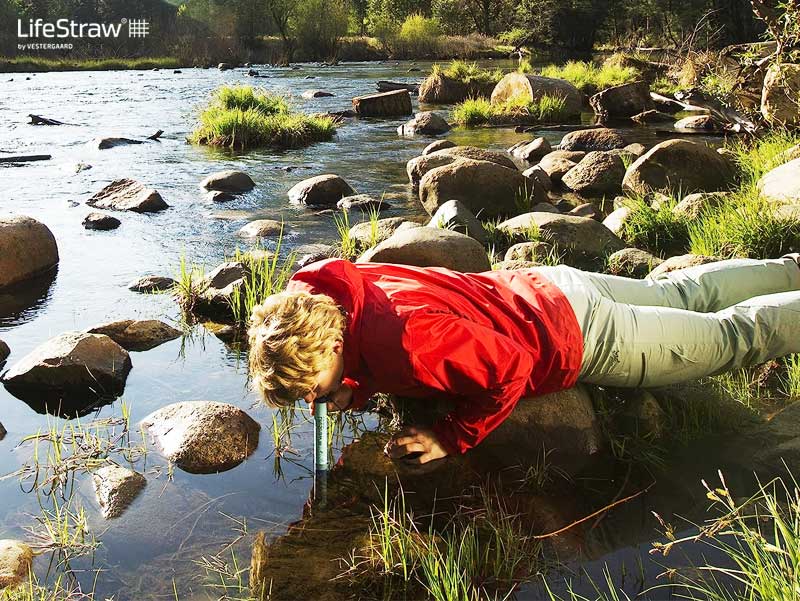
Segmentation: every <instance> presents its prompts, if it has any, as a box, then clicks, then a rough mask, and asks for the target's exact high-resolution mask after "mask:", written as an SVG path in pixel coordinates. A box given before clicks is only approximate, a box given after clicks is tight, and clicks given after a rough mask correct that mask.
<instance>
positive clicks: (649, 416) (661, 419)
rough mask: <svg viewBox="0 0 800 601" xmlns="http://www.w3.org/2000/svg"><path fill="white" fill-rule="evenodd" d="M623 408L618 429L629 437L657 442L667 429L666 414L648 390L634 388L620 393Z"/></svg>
mask: <svg viewBox="0 0 800 601" xmlns="http://www.w3.org/2000/svg"><path fill="white" fill-rule="evenodd" d="M622 396H623V398H624V401H625V408H624V410H623V411H622V413H621V415H620V419H618V421H619V422H620V423H619V424H618V425H619V429H620V430H621V431H622V432H623V433H624V434H628V435H630V436H636V437H637V438H645V439H648V440H657V439H659V438H661V436H662V435H663V434H664V432H665V431H666V429H667V425H668V418H667V414H666V412H665V411H664V410H663V409H662V408H661V404H660V403H659V402H658V400H657V399H656V397H654V396H653V394H652V393H651V392H649V391H648V390H644V389H643V388H634V389H630V390H624V391H622Z"/></svg>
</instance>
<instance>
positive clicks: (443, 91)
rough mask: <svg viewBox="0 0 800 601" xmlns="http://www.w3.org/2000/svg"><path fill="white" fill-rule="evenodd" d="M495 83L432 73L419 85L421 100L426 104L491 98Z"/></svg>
mask: <svg viewBox="0 0 800 601" xmlns="http://www.w3.org/2000/svg"><path fill="white" fill-rule="evenodd" d="M492 90H494V83H491V82H489V83H479V82H470V83H464V82H462V81H459V80H456V79H451V78H449V77H445V76H444V75H443V74H442V73H432V74H430V75H429V76H428V77H426V78H425V81H423V82H422V84H421V85H420V86H419V101H420V102H421V103H424V104H455V103H456V102H463V101H464V100H466V99H467V98H489V97H490V96H491V95H492Z"/></svg>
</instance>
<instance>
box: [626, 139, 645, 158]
mask: <svg viewBox="0 0 800 601" xmlns="http://www.w3.org/2000/svg"><path fill="white" fill-rule="evenodd" d="M622 150H625V151H627V152H629V153H630V154H631V155H633V156H635V157H636V158H639V157H640V156H642V155H643V154H644V153H645V152H647V148H645V145H644V144H639V142H634V143H633V144H628V145H627V146H626V147H625V148H623V149H622Z"/></svg>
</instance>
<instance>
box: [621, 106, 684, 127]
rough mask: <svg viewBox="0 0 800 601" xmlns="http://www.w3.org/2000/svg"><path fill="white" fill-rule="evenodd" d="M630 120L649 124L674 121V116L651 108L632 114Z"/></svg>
mask: <svg viewBox="0 0 800 601" xmlns="http://www.w3.org/2000/svg"><path fill="white" fill-rule="evenodd" d="M631 121H635V122H636V123H640V124H642V125H650V124H653V123H669V122H673V121H675V117H673V116H672V115H670V114H669V113H662V112H661V111H657V110H655V109H651V110H649V111H643V112H641V113H639V114H638V115H634V116H633V117H631Z"/></svg>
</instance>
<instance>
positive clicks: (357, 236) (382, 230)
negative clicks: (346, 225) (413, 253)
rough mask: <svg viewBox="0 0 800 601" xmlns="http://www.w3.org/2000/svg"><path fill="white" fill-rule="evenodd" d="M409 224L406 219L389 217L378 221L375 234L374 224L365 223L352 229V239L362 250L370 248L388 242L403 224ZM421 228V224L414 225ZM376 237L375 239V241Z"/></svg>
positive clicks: (358, 224)
mask: <svg viewBox="0 0 800 601" xmlns="http://www.w3.org/2000/svg"><path fill="white" fill-rule="evenodd" d="M405 223H409V222H408V221H406V220H405V218H404V217H387V218H385V219H378V222H377V226H376V227H375V231H374V232H373V229H372V223H371V222H369V221H364V222H363V223H357V224H356V225H354V226H353V227H351V228H350V238H351V239H352V240H354V241H355V242H356V244H357V245H358V246H359V247H360V248H370V247H371V246H375V245H376V244H378V243H379V242H382V241H384V240H386V239H387V238H388V237H390V236H391V235H392V234H394V233H395V232H396V231H397V230H398V229H400V227H401V226H403V224H405ZM414 225H415V226H417V227H420V226H419V224H414ZM373 237H374V239H373Z"/></svg>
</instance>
